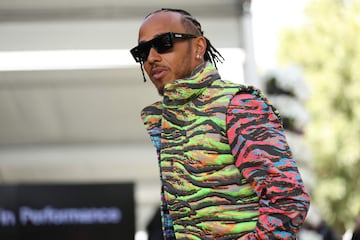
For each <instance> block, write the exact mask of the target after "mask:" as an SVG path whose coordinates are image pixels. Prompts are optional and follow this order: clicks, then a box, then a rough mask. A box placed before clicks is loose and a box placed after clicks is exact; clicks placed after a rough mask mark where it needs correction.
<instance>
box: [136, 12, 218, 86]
mask: <svg viewBox="0 0 360 240" xmlns="http://www.w3.org/2000/svg"><path fill="white" fill-rule="evenodd" d="M158 12H176V13H179V14H180V15H181V16H182V24H183V25H184V27H185V29H186V30H187V31H189V33H192V34H194V35H195V36H204V32H203V30H202V28H201V24H200V23H199V21H198V20H196V19H195V18H194V17H193V16H192V15H191V14H190V13H189V12H187V11H185V10H182V9H174V8H161V9H159V10H155V11H153V12H151V13H149V14H148V15H147V16H146V17H145V19H146V18H148V17H149V16H151V15H153V14H155V13H158ZM204 38H205V41H206V49H205V54H204V60H205V61H209V62H211V63H212V64H213V65H214V66H215V67H216V68H217V66H216V63H217V62H220V63H223V61H224V60H225V59H224V57H223V56H222V55H221V54H220V52H219V51H218V50H217V49H216V48H215V47H214V46H213V45H212V44H211V43H210V40H209V39H207V38H206V37H204ZM140 68H141V72H142V75H143V77H144V82H146V78H145V73H144V63H143V62H140Z"/></svg>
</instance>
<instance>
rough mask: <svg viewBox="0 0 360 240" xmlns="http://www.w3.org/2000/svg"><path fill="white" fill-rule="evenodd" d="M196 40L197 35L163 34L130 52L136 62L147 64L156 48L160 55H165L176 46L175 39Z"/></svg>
mask: <svg viewBox="0 0 360 240" xmlns="http://www.w3.org/2000/svg"><path fill="white" fill-rule="evenodd" d="M190 38H196V36H195V35H192V34H186V33H174V32H168V33H163V34H161V35H159V36H157V37H155V38H153V39H151V40H150V41H147V42H144V43H140V44H139V45H138V46H136V47H134V48H133V49H131V50H130V52H131V55H132V56H133V57H134V59H135V61H136V62H145V61H146V60H147V58H148V56H149V53H150V49H151V48H154V49H155V50H156V51H157V52H158V53H165V52H167V51H169V50H170V49H171V48H172V47H173V46H174V39H190Z"/></svg>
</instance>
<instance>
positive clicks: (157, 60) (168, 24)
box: [139, 12, 199, 95]
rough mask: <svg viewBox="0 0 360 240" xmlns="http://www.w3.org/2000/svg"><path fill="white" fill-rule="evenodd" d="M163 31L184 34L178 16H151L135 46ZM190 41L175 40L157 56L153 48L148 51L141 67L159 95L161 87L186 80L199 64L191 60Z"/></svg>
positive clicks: (192, 52) (193, 50)
mask: <svg viewBox="0 0 360 240" xmlns="http://www.w3.org/2000/svg"><path fill="white" fill-rule="evenodd" d="M167 32H177V33H187V32H186V30H185V28H184V26H183V25H182V24H181V16H180V15H179V14H178V13H174V12H159V13H155V14H153V15H151V16H149V17H148V18H146V19H145V21H144V22H143V24H142V25H141V27H140V31H139V43H141V42H147V41H149V40H152V39H153V38H154V37H156V36H158V35H160V34H162V33H167ZM193 41H194V39H189V40H177V39H175V40H174V46H173V48H172V49H170V50H169V51H167V52H165V53H161V54H160V53H158V52H157V51H156V50H155V49H154V48H151V49H150V52H149V56H148V58H147V60H146V61H145V62H144V68H145V71H146V73H147V74H148V76H149V77H150V79H151V81H152V82H153V84H154V85H155V87H156V88H157V89H158V92H159V94H160V95H163V93H164V86H165V84H167V83H170V82H173V81H174V80H176V79H181V78H185V77H189V76H190V75H191V72H192V71H193V70H194V69H195V68H196V66H197V65H199V62H198V61H196V58H195V57H196V55H195V54H196V52H195V49H194V47H192V44H193Z"/></svg>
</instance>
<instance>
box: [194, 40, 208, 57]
mask: <svg viewBox="0 0 360 240" xmlns="http://www.w3.org/2000/svg"><path fill="white" fill-rule="evenodd" d="M194 50H195V57H196V58H197V59H199V60H204V55H205V52H206V39H205V37H203V36H201V37H197V38H196V39H195V48H194ZM199 56H200V58H199Z"/></svg>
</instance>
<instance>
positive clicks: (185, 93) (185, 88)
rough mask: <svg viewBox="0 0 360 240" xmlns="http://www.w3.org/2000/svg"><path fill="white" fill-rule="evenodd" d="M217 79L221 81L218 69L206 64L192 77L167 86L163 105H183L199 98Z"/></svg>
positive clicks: (198, 68)
mask: <svg viewBox="0 0 360 240" xmlns="http://www.w3.org/2000/svg"><path fill="white" fill-rule="evenodd" d="M216 79H220V75H219V73H218V71H217V69H216V68H215V67H214V66H213V65H212V64H211V63H210V62H204V63H202V64H200V65H199V66H198V67H197V68H195V70H194V71H193V72H192V74H191V76H190V77H188V78H183V79H177V80H175V81H174V82H172V83H168V84H167V85H165V89H164V101H163V103H164V105H165V106H167V107H172V106H173V107H175V106H178V105H182V104H184V103H185V102H187V101H189V100H190V99H193V98H195V97H197V96H199V95H200V94H201V93H202V92H203V91H204V90H205V89H206V87H208V86H209V85H211V83H212V82H213V81H214V80H216Z"/></svg>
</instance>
